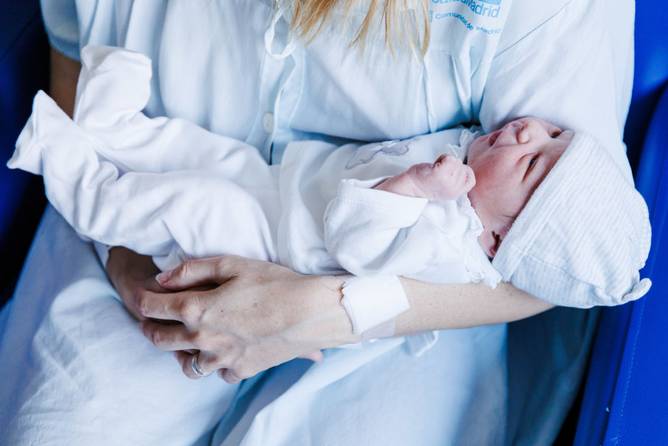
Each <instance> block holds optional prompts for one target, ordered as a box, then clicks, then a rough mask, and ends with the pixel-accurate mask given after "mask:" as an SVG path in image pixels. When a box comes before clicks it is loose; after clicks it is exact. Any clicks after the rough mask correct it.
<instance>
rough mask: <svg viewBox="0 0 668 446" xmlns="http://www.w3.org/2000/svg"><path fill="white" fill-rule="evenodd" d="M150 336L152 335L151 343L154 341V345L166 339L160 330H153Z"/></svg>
mask: <svg viewBox="0 0 668 446" xmlns="http://www.w3.org/2000/svg"><path fill="white" fill-rule="evenodd" d="M149 337H150V339H151V343H153V345H160V344H161V343H162V341H163V340H164V338H163V336H162V333H160V331H158V330H153V331H151V333H150V335H149Z"/></svg>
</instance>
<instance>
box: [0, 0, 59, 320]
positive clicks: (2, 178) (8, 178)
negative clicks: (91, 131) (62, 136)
mask: <svg viewBox="0 0 668 446" xmlns="http://www.w3.org/2000/svg"><path fill="white" fill-rule="evenodd" d="M0 11H2V13H1V14H0V259H2V268H0V307H1V306H2V303H3V302H4V300H5V299H7V298H8V297H9V295H10V294H11V292H12V290H13V287H14V284H15V281H16V278H17V277H18V274H19V271H20V269H21V266H22V265H23V259H24V257H25V255H26V253H27V251H28V248H29V247H30V242H31V240H32V237H33V236H34V233H35V229H36V227H37V224H38V222H39V218H40V216H41V214H42V211H43V209H44V204H45V199H44V194H43V192H42V190H43V188H42V182H41V181H40V179H39V178H36V177H34V176H33V175H30V174H27V173H25V172H18V171H10V170H9V169H6V168H5V166H4V164H5V163H6V162H7V160H8V159H9V157H10V156H11V154H12V152H13V151H14V142H15V140H16V137H17V135H18V133H19V131H20V130H21V128H22V127H23V125H24V124H25V121H26V120H27V119H28V116H29V115H30V106H31V104H32V97H33V96H34V95H35V93H36V92H37V90H38V89H40V88H42V89H46V88H47V85H48V72H49V70H48V66H49V55H48V43H47V39H46V35H45V33H44V30H43V25H42V18H41V15H40V10H39V2H38V1H37V0H21V1H13V0H0Z"/></svg>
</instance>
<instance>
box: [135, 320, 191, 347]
mask: <svg viewBox="0 0 668 446" xmlns="http://www.w3.org/2000/svg"><path fill="white" fill-rule="evenodd" d="M141 330H142V332H143V333H144V336H146V337H147V338H148V340H149V341H151V342H152V343H153V345H155V346H156V347H157V348H158V349H160V350H163V351H176V350H188V349H197V348H199V346H197V345H195V342H194V341H195V338H194V337H193V335H192V333H190V332H189V331H188V330H187V329H186V327H185V326H184V325H183V324H170V325H168V324H161V323H159V322H152V321H144V322H142V324H141Z"/></svg>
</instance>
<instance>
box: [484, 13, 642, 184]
mask: <svg viewBox="0 0 668 446" xmlns="http://www.w3.org/2000/svg"><path fill="white" fill-rule="evenodd" d="M524 3H525V2H523V1H522V0H517V1H516V2H515V3H514V4H513V7H516V6H517V7H518V8H519V7H520V6H523V5H524ZM546 7H547V6H546ZM511 12H513V11H511ZM633 17H634V4H633V2H632V1H628V0H624V1H620V2H615V3H614V5H611V4H610V3H609V2H606V1H604V0H577V1H575V0H571V1H569V2H566V4H565V5H563V6H562V7H561V9H559V10H558V11H556V12H555V13H554V14H553V15H552V16H551V17H549V18H547V19H546V20H545V21H544V22H543V23H542V24H540V25H538V26H537V27H535V28H533V29H532V30H531V31H529V32H527V33H525V34H523V35H522V34H519V35H515V36H513V39H512V41H511V42H504V41H503V38H502V42H501V44H500V45H499V49H498V50H497V54H496V56H495V58H494V60H493V62H492V67H491V69H490V71H489V73H490V74H489V76H488V79H487V82H486V84H485V88H484V94H483V99H482V102H481V105H480V115H479V119H480V122H481V124H482V126H483V129H484V131H486V132H488V131H490V130H492V129H494V128H497V127H498V126H499V125H501V124H503V123H504V122H507V121H509V120H512V119H515V118H518V117H522V116H536V117H540V118H543V119H546V120H548V121H550V122H552V123H554V124H555V125H557V126H560V127H561V128H564V129H570V130H574V131H584V132H587V133H589V134H591V135H592V136H594V137H595V138H596V139H597V140H598V141H599V143H600V144H602V145H603V146H604V147H605V148H606V149H607V150H608V151H609V152H610V154H611V155H612V157H613V158H614V160H615V161H616V163H617V164H618V165H619V167H620V168H621V169H622V171H623V172H625V174H627V175H628V177H629V178H630V177H631V170H630V167H629V163H628V160H627V158H626V154H625V151H626V149H625V145H624V143H623V142H622V133H623V130H624V123H625V120H626V114H627V112H628V107H629V103H630V95H631V86H632V77H633ZM521 19H522V14H520V11H517V14H511V18H510V19H509V21H510V20H516V22H510V23H508V24H507V25H506V29H507V30H509V31H510V32H512V31H514V30H515V29H517V27H519V26H520V22H521Z"/></svg>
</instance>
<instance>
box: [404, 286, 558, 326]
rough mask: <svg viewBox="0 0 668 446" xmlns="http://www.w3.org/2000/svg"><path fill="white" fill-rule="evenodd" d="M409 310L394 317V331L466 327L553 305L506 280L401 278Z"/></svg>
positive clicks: (506, 319) (523, 315)
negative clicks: (446, 281)
mask: <svg viewBox="0 0 668 446" xmlns="http://www.w3.org/2000/svg"><path fill="white" fill-rule="evenodd" d="M401 282H402V285H403V286H404V290H405V291H406V295H407V297H408V300H409V302H410V305H411V307H410V309H409V310H408V311H406V312H405V313H403V314H401V315H399V316H398V317H397V319H396V325H395V327H396V332H397V334H402V335H403V334H409V333H414V332H418V331H424V330H436V329H448V328H465V327H474V326H478V325H488V324H497V323H501V322H512V321H516V320H519V319H524V318H527V317H530V316H533V315H535V314H538V313H542V312H543V311H546V310H548V309H550V308H552V305H551V304H550V303H548V302H545V301H542V300H540V299H537V298H535V297H533V296H531V295H529V294H527V293H525V292H524V291H521V290H519V289H517V288H515V287H514V286H513V285H511V284H509V283H503V282H502V283H500V284H499V285H498V286H497V287H496V289H491V288H489V287H488V286H486V285H482V284H432V283H424V282H418V281H416V280H411V279H401Z"/></svg>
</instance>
